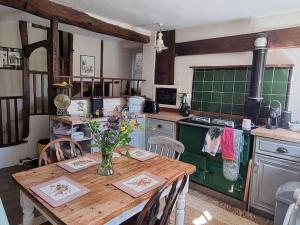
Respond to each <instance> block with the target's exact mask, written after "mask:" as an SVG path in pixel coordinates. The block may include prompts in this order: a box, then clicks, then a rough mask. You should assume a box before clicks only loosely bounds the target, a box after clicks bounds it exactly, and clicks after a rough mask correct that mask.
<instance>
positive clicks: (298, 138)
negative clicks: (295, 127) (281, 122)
mask: <svg viewBox="0 0 300 225" xmlns="http://www.w3.org/2000/svg"><path fill="white" fill-rule="evenodd" d="M251 134H252V135H254V136H260V137H266V138H272V139H277V140H281V141H290V142H295V143H299V144H300V133H297V132H293V131H290V130H286V129H282V128H277V129H276V130H270V129H266V128H265V127H259V128H256V129H254V130H252V131H251Z"/></svg>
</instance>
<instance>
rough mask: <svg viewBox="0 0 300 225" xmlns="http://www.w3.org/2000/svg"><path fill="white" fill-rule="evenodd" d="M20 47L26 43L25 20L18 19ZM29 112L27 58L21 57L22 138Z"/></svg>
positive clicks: (26, 134)
mask: <svg viewBox="0 0 300 225" xmlns="http://www.w3.org/2000/svg"><path fill="white" fill-rule="evenodd" d="M19 30H20V35H21V42H22V48H23V49H24V48H25V46H27V45H28V29H27V22H25V21H19ZM29 114H30V80H29V58H28V57H26V56H24V57H23V109H22V120H23V126H22V127H23V128H22V138H23V139H24V138H27V137H28V136H29V120H30V117H29Z"/></svg>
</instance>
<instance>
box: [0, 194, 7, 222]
mask: <svg viewBox="0 0 300 225" xmlns="http://www.w3.org/2000/svg"><path fill="white" fill-rule="evenodd" d="M0 224H1V225H9V223H8V219H7V216H6V213H5V210H4V206H3V204H2V201H1V198H0Z"/></svg>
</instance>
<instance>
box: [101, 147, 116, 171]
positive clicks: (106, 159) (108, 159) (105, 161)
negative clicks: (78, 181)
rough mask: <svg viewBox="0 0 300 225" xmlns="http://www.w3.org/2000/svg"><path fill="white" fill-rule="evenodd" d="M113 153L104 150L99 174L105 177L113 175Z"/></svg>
mask: <svg viewBox="0 0 300 225" xmlns="http://www.w3.org/2000/svg"><path fill="white" fill-rule="evenodd" d="M112 156H113V153H112V152H110V153H107V152H105V151H104V150H102V162H101V163H100V165H99V169H98V173H99V174H100V175H103V176H110V175H112V174H113V172H114V171H113V163H112Z"/></svg>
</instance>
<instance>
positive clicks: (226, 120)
mask: <svg viewBox="0 0 300 225" xmlns="http://www.w3.org/2000/svg"><path fill="white" fill-rule="evenodd" d="M180 122H187V123H194V124H202V125H206V126H221V127H232V128H240V127H241V124H242V122H241V120H236V119H231V118H230V117H222V116H219V117H218V116H214V115H212V116H209V115H199V116H192V117H190V118H187V119H183V120H181V121H180Z"/></svg>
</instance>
